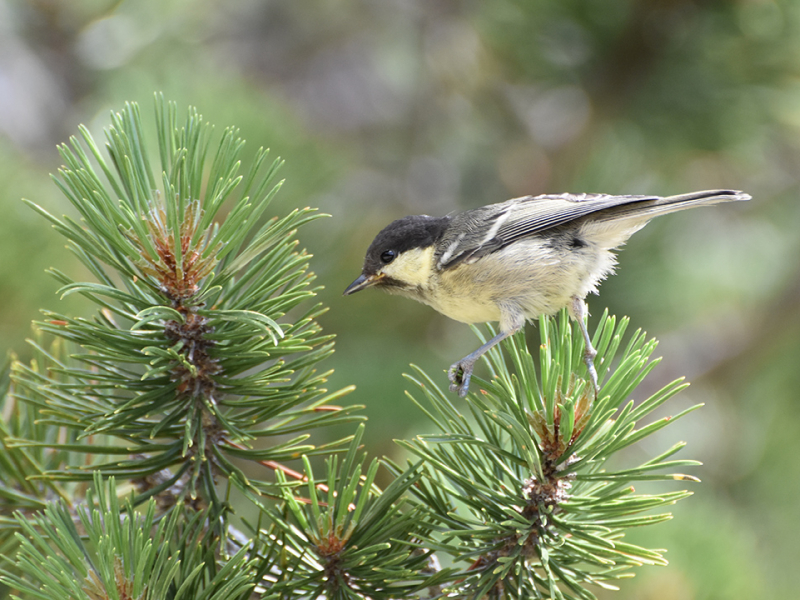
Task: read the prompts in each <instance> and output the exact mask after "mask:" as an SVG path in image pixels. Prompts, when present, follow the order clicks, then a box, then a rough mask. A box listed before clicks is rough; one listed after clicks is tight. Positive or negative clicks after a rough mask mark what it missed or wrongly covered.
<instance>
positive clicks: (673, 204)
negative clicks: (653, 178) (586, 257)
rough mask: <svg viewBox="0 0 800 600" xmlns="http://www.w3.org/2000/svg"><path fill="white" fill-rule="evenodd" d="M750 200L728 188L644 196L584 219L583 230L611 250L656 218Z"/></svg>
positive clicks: (746, 195) (587, 235) (596, 241)
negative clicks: (700, 207) (671, 194)
mask: <svg viewBox="0 0 800 600" xmlns="http://www.w3.org/2000/svg"><path fill="white" fill-rule="evenodd" d="M749 199H750V196H749V195H748V194H745V193H744V192H737V191H731V190H709V191H706V192H692V193H691V194H681V195H678V196H666V197H664V198H659V197H657V196H644V197H642V198H641V199H637V200H633V201H630V202H627V203H625V204H620V205H617V206H613V207H611V208H606V209H603V210H601V211H598V212H596V213H594V214H593V215H592V217H591V218H590V219H587V220H586V221H584V224H583V227H582V232H583V234H584V235H585V236H586V237H587V239H589V240H591V241H592V242H593V243H595V244H597V245H599V246H600V247H603V248H607V249H613V248H617V247H618V246H621V245H622V244H624V243H625V242H626V241H627V240H628V238H629V237H630V236H631V235H633V234H634V233H635V232H637V231H638V230H639V229H641V228H642V227H644V226H645V225H646V224H647V222H648V221H649V220H650V219H653V218H655V217H658V216H661V215H666V214H669V213H673V212H678V211H679V210H686V209H688V208H695V207H698V206H713V205H714V204H720V203H722V202H736V201H743V200H749Z"/></svg>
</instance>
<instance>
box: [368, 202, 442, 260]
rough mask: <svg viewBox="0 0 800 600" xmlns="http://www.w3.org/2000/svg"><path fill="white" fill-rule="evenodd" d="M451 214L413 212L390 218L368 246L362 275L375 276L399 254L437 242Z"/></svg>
mask: <svg viewBox="0 0 800 600" xmlns="http://www.w3.org/2000/svg"><path fill="white" fill-rule="evenodd" d="M449 223H450V217H429V216H428V215H414V216H411V217H403V218H402V219H397V220H396V221H392V222H391V223H389V224H388V225H387V226H386V227H384V228H383V229H382V230H381V231H380V233H378V235H376V236H375V239H374V240H372V243H371V244H370V245H369V248H368V249H367V256H366V257H365V258H364V271H363V273H364V274H365V275H374V274H376V273H378V271H380V269H381V268H382V267H383V266H384V265H387V264H389V263H390V262H392V261H393V260H394V259H395V258H396V257H397V256H398V255H400V254H402V253H403V252H406V251H407V250H411V249H412V248H426V247H428V246H431V245H433V244H435V243H436V242H437V241H439V240H440V239H441V237H442V235H443V234H444V231H445V229H447V226H448V224H449Z"/></svg>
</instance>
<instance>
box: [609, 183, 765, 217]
mask: <svg viewBox="0 0 800 600" xmlns="http://www.w3.org/2000/svg"><path fill="white" fill-rule="evenodd" d="M744 200H750V195H749V194H745V193H744V192H739V191H736V190H707V191H703V192H691V193H689V194H679V195H677V196H665V197H664V198H659V197H653V196H650V197H645V198H643V199H642V200H640V201H634V202H629V203H627V204H621V205H619V206H615V207H613V208H608V209H605V210H603V211H601V213H596V218H599V219H600V220H606V219H609V220H617V219H641V220H643V221H648V220H650V219H652V218H654V217H658V216H661V215H666V214H669V213H673V212H678V211H679V210H686V209H689V208H695V207H697V206H713V205H714V204H721V203H723V202H738V201H744Z"/></svg>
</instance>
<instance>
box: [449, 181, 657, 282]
mask: <svg viewBox="0 0 800 600" xmlns="http://www.w3.org/2000/svg"><path fill="white" fill-rule="evenodd" d="M659 199H660V198H659V197H658V196H612V195H609V194H558V195H544V196H525V197H522V198H515V199H513V200H508V201H506V202H501V203H499V204H492V205H489V206H485V207H483V208H477V209H475V210H470V211H467V212H464V213H461V214H460V215H456V216H455V217H454V218H453V222H452V224H451V226H450V227H449V228H448V233H447V235H446V236H445V237H444V238H443V239H442V241H441V242H440V243H439V244H438V247H439V248H440V254H439V257H438V260H437V266H438V268H440V269H446V268H448V267H453V266H455V265H457V264H458V263H460V262H462V261H464V260H469V259H474V258H479V257H480V256H483V255H485V254H488V253H490V252H494V251H495V250H499V249H500V248H502V247H503V246H506V245H508V244H510V243H511V242H514V241H515V240H518V239H520V238H523V237H526V236H529V235H533V234H536V233H539V232H542V231H545V230H548V229H552V228H555V227H558V226H560V225H565V224H567V223H569V222H571V221H575V220H577V219H580V218H581V217H585V216H586V215H589V214H591V213H595V212H597V211H601V210H605V209H608V208H613V207H616V206H620V205H624V204H630V203H640V202H647V201H651V202H652V201H657V200H659Z"/></svg>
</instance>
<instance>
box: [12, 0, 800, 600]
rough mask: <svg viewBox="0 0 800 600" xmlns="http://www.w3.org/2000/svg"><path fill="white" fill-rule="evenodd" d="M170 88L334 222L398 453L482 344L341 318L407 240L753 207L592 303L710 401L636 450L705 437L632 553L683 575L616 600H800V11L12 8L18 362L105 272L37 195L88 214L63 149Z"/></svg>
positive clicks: (678, 237)
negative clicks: (378, 242)
mask: <svg viewBox="0 0 800 600" xmlns="http://www.w3.org/2000/svg"><path fill="white" fill-rule="evenodd" d="M156 90H161V91H163V92H164V94H165V96H166V97H167V98H168V99H171V100H175V101H176V102H177V103H178V106H179V108H180V110H183V109H184V108H185V107H186V106H187V105H189V104H193V105H195V106H197V107H198V109H199V111H200V112H201V113H202V114H203V115H204V116H205V118H206V119H207V120H209V121H211V122H212V123H215V124H216V125H217V127H218V130H221V129H222V128H223V127H224V126H227V125H235V126H238V127H239V128H240V129H241V132H242V135H243V137H245V138H246V139H247V140H248V144H249V146H248V149H249V150H248V151H249V152H251V153H252V152H253V151H254V150H255V149H256V148H257V147H258V146H262V145H263V146H268V147H270V148H272V149H273V152H274V153H275V154H278V155H280V156H282V157H284V158H285V159H286V161H287V163H286V166H285V168H284V169H283V170H282V176H283V177H285V178H286V184H285V186H284V187H283V189H282V191H281V192H280V194H279V196H278V199H277V200H276V202H275V204H274V205H273V207H274V210H275V211H276V212H277V213H280V214H283V213H285V212H287V211H288V210H290V209H291V208H292V207H295V206H299V205H303V206H306V205H310V206H317V207H319V208H321V209H322V210H323V211H324V212H327V213H330V214H331V215H332V218H331V219H326V220H324V221H317V222H315V223H313V224H312V225H310V226H308V227H307V228H306V229H305V230H304V231H301V233H300V238H301V241H302V243H303V244H304V245H305V246H306V247H308V248H309V250H310V251H311V252H313V253H314V254H315V258H314V259H313V263H312V264H313V268H314V270H315V271H316V273H317V275H318V282H319V283H321V284H322V285H324V286H325V288H326V289H325V290H324V291H323V292H322V294H321V300H322V301H323V302H324V303H325V304H327V305H328V306H329V307H330V311H329V312H328V313H327V314H326V315H325V316H324V317H323V319H322V322H323V325H324V327H325V329H326V331H327V332H329V333H335V334H336V335H337V336H338V341H337V348H338V349H337V352H336V354H335V356H334V358H333V359H332V360H331V361H329V363H328V367H331V368H335V370H336V372H335V374H334V376H333V377H332V378H331V387H332V388H339V387H343V386H345V385H348V384H351V383H353V384H356V385H357V388H358V389H357V391H356V392H355V393H354V394H353V395H351V396H350V400H351V401H352V402H356V403H364V404H366V406H367V409H366V413H367V414H368V415H369V418H370V423H369V427H368V429H367V439H368V442H369V444H370V446H371V448H370V449H371V451H372V452H373V453H375V454H391V455H393V456H395V457H397V449H396V446H395V445H394V444H393V442H392V439H393V438H399V437H409V436H412V435H415V434H417V433H420V432H421V431H424V429H425V428H426V427H427V424H426V423H425V422H424V421H422V420H421V419H420V417H421V415H418V414H417V413H418V411H416V409H414V407H413V406H412V405H411V403H410V402H409V401H407V400H406V399H405V397H404V394H403V390H404V389H405V387H406V386H405V382H404V380H403V378H402V373H403V372H404V371H406V370H407V368H408V363H409V362H413V363H416V364H418V365H420V366H422V367H423V368H424V369H426V370H427V371H428V372H429V373H431V374H432V375H434V376H438V377H439V378H440V379H441V381H442V382H443V383H444V382H445V375H444V369H446V367H447V366H448V365H449V364H450V363H451V362H453V361H454V360H455V359H457V358H460V357H461V356H463V355H464V354H466V353H467V352H468V351H471V350H472V349H474V347H475V346H476V340H475V338H474V336H473V334H472V333H471V332H470V331H469V329H468V328H467V327H466V326H464V325H461V324H458V323H454V322H450V321H448V320H446V319H445V318H444V317H441V316H439V315H437V314H436V313H434V312H433V311H432V310H431V309H429V308H427V307H424V306H422V305H417V304H415V303H413V302H410V301H408V300H405V299H401V298H397V297H391V296H385V295H382V294H379V293H377V292H365V293H362V294H358V295H356V296H353V297H348V298H343V297H342V296H341V291H342V290H343V289H344V287H345V286H346V285H347V284H348V283H350V281H352V279H353V278H355V276H356V275H357V274H358V273H359V270H360V265H361V261H362V258H363V252H364V250H365V249H366V246H367V245H368V244H369V242H370V241H371V239H372V237H373V236H374V234H375V233H376V232H377V231H378V230H379V229H380V228H381V227H383V226H384V225H385V224H386V223H388V222H389V221H390V220H392V219H394V218H398V217H400V216H404V215H407V214H412V213H429V214H434V215H440V214H445V213H448V212H451V211H456V210H461V209H466V208H473V207H476V206H480V205H482V204H488V203H491V202H498V201H501V200H505V199H507V198H510V197H514V196H520V195H525V194H537V193H544V192H565V191H571V192H607V193H624V194H630V193H653V194H659V195H667V194H672V193H680V192H688V191H693V190H700V189H709V188H717V187H720V188H722V187H725V188H734V189H742V190H745V191H747V192H749V193H751V194H752V195H753V197H754V200H753V201H752V202H749V203H747V204H736V205H728V206H723V207H719V208H716V209H704V210H697V211H691V212H687V213H681V214H677V215H673V216H669V217H665V218H664V219H659V220H657V221H655V222H653V223H651V224H650V225H649V226H648V227H647V228H646V229H644V230H643V231H641V232H640V233H638V234H636V235H635V236H634V237H633V238H632V240H631V241H630V243H629V244H628V245H627V247H626V248H625V249H624V250H623V251H622V252H621V254H620V268H619V274H618V275H616V276H615V277H612V278H611V279H610V280H608V281H607V282H606V283H604V284H603V286H602V289H601V295H600V297H591V298H589V305H590V309H591V310H592V311H593V313H594V314H595V316H597V315H599V314H600V313H601V312H602V310H603V308H605V307H609V309H610V310H611V312H612V313H614V314H618V315H629V316H630V317H631V318H632V327H633V328H638V327H641V328H644V329H646V330H647V331H648V332H649V333H651V334H652V335H655V336H656V337H658V338H659V339H660V340H661V345H660V347H659V353H660V354H661V355H663V357H664V361H663V363H662V365H661V366H660V367H659V368H658V369H657V370H656V371H655V373H654V374H653V376H652V377H651V379H650V380H649V382H646V383H645V385H644V386H643V388H642V389H641V391H640V393H641V395H642V396H644V395H645V394H646V393H648V391H653V390H654V389H655V388H656V387H657V386H660V385H662V384H664V383H666V382H668V381H670V380H671V379H673V378H675V377H678V376H681V375H685V376H687V377H688V378H689V379H690V380H691V381H692V383H693V386H692V387H691V388H690V389H689V390H688V391H687V392H684V393H683V394H681V396H679V397H678V399H676V400H675V401H674V402H673V403H672V406H671V407H670V406H668V407H667V408H668V409H669V412H670V413H673V412H676V411H677V410H679V409H681V408H683V407H685V406H689V405H692V404H695V403H699V402H703V403H705V405H706V406H705V408H704V409H702V410H701V411H698V412H695V413H692V415H690V416H689V417H687V418H686V419H684V420H682V421H679V422H677V423H676V424H675V425H674V427H671V428H668V429H667V430H665V431H664V432H663V436H662V437H660V438H659V439H654V440H652V441H649V442H648V443H645V444H642V445H640V447H639V448H637V449H636V452H639V453H641V455H643V456H647V455H654V454H656V453H658V451H659V450H663V449H664V448H665V447H667V446H669V445H671V444H672V443H673V442H674V441H675V438H678V439H684V440H686V441H687V442H688V443H689V446H688V449H687V450H686V451H685V452H684V453H683V456H686V457H692V458H698V459H700V460H702V461H703V462H704V463H705V466H704V467H703V468H701V469H697V470H696V472H695V473H696V474H697V475H699V476H700V477H701V478H702V479H703V483H702V484H701V485H695V486H693V488H692V489H693V490H694V491H695V496H694V497H692V498H691V499H689V500H686V501H684V502H683V503H681V505H678V506H677V507H676V509H675V513H676V517H677V518H676V519H675V520H673V521H671V522H669V523H666V524H662V525H658V526H656V527H653V528H651V529H649V530H643V531H641V532H636V535H635V536H634V538H635V541H638V542H642V543H646V544H648V545H650V546H652V547H663V548H668V549H669V552H668V555H667V557H668V558H669V560H670V562H671V565H670V567H668V568H661V569H657V568H650V569H644V570H642V571H641V572H640V573H638V575H637V577H636V579H635V580H633V581H630V582H624V583H623V584H622V588H623V589H622V592H620V593H617V594H606V595H603V596H602V597H604V598H607V597H614V598H619V599H630V598H637V599H644V600H672V599H681V600H685V599H707V598H719V599H738V598H759V599H760V598H792V597H797V594H798V590H800V569H797V568H796V561H797V558H798V557H800V546H798V541H797V540H798V536H799V535H800V402H798V396H799V395H800V375H799V373H800V341H798V340H800V310H798V308H799V307H800V234H798V229H800V203H799V202H798V188H799V186H800V3H798V2H794V1H792V0H783V1H772V0H739V1H724V0H718V1H713V0H707V1H701V0H695V1H691V0H492V1H490V2H477V1H475V0H473V1H471V2H470V1H466V0H463V1H457V0H437V1H433V0H383V1H371V2H370V1H367V0H361V1H358V0H303V1H295V2H290V1H264V0H244V1H240V2H224V3H223V2H211V1H209V0H174V1H164V0H127V1H124V0H122V1H114V2H110V1H104V0H82V1H79V2H59V1H57V0H31V1H29V2H22V1H20V0H0V194H2V196H0V200H1V201H2V209H3V218H2V219H0V247H1V248H2V255H3V256H4V257H5V258H4V260H3V261H2V262H0V305H1V306H2V310H0V340H1V341H2V345H3V346H4V349H10V350H14V351H15V352H17V353H18V354H19V355H20V356H21V357H23V358H24V357H25V356H26V355H27V350H26V346H25V343H24V339H25V338H26V337H27V336H28V335H29V334H30V321H31V320H32V319H35V318H37V315H38V309H40V308H44V307H46V308H50V309H57V310H59V311H62V312H69V313H73V314H74V313H81V312H85V311H88V310H89V307H87V306H86V304H84V303H82V302H81V301H80V300H78V299H73V298H69V299H68V300H65V301H60V300H58V299H57V298H56V297H55V296H54V292H55V290H56V289H57V287H58V286H57V284H56V283H55V281H54V280H52V279H51V278H49V277H48V276H47V275H45V273H44V269H45V268H47V267H50V266H57V267H58V268H60V269H61V270H63V271H65V272H67V273H69V274H70V275H71V276H73V277H75V278H83V277H85V275H84V274H83V273H82V272H81V270H80V268H79V267H78V266H77V263H76V261H75V260H74V259H73V257H72V256H71V255H70V254H69V253H68V252H66V251H64V249H63V248H64V245H63V242H62V240H61V239H59V238H58V236H56V234H55V233H54V232H53V231H52V230H51V229H50V227H49V226H48V224H47V223H46V222H45V221H44V220H42V219H41V218H39V217H37V216H36V215H35V214H34V213H33V211H31V210H29V209H27V208H26V207H24V206H23V204H22V203H21V202H20V198H22V197H25V198H29V199H32V200H34V201H36V202H37V203H39V204H41V205H43V206H44V207H46V208H47V209H48V210H50V211H51V212H55V213H58V214H61V213H69V214H73V213H72V211H71V208H70V207H69V206H68V204H67V202H66V200H65V199H64V198H62V197H60V195H59V194H58V192H57V190H56V188H55V186H54V185H53V184H52V183H51V182H50V181H49V178H48V174H49V173H51V172H54V171H55V170H56V169H57V168H58V167H59V165H60V159H59V156H58V154H57V152H56V149H55V144H56V143H59V142H63V141H66V139H67V138H68V136H69V135H72V134H74V133H75V132H76V131H77V126H78V124H79V123H84V124H86V125H87V126H89V127H90V129H91V130H92V131H93V132H94V133H95V135H96V136H98V137H101V136H102V133H101V129H102V127H103V126H104V125H106V124H107V122H108V112H109V110H111V109H118V108H120V107H121V106H122V104H123V102H124V101H126V100H135V101H138V102H139V103H140V104H141V105H142V108H143V113H144V114H145V116H146V119H147V123H149V124H152V111H151V107H152V94H153V92H154V91H156ZM529 329H530V330H531V336H532V337H531V339H532V340H536V339H537V338H536V337H535V336H536V331H535V328H534V327H529ZM675 486H676V489H679V488H683V487H684V486H683V485H680V484H678V483H676V484H675Z"/></svg>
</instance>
